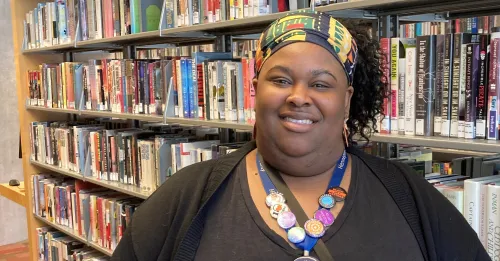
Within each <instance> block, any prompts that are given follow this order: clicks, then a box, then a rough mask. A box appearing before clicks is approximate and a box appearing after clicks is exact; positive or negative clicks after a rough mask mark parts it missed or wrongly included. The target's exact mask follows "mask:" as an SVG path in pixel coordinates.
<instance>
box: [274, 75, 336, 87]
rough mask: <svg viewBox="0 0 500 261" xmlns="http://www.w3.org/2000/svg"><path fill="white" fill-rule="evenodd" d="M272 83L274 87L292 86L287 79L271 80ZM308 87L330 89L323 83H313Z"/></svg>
mask: <svg viewBox="0 0 500 261" xmlns="http://www.w3.org/2000/svg"><path fill="white" fill-rule="evenodd" d="M272 82H273V83H274V84H276V85H279V86H288V85H293V83H292V81H290V80H287V79H281V78H279V79H273V80H272ZM310 87H312V88H316V89H328V88H331V87H330V86H329V85H327V84H324V83H313V84H311V85H310Z"/></svg>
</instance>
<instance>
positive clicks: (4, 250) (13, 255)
mask: <svg viewBox="0 0 500 261" xmlns="http://www.w3.org/2000/svg"><path fill="white" fill-rule="evenodd" d="M29 254H30V253H29V247H28V241H26V242H19V243H15V244H10V245H5V246H0V261H29V260H30V258H29Z"/></svg>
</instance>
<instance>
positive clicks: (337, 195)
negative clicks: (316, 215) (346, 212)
mask: <svg viewBox="0 0 500 261" xmlns="http://www.w3.org/2000/svg"><path fill="white" fill-rule="evenodd" d="M328 194H329V195H331V196H332V197H333V198H334V199H335V201H337V202H342V201H344V200H345V198H346V197H347V191H345V189H343V188H341V187H333V188H330V189H328Z"/></svg>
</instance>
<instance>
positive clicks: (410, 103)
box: [405, 46, 417, 135]
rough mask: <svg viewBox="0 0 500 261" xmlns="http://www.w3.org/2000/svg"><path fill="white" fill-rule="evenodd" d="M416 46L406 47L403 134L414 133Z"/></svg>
mask: <svg viewBox="0 0 500 261" xmlns="http://www.w3.org/2000/svg"><path fill="white" fill-rule="evenodd" d="M416 64H417V48H416V47H415V46H410V47H407V48H406V76H405V135H415V89H416V88H415V80H416Z"/></svg>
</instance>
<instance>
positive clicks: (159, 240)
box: [128, 144, 254, 260]
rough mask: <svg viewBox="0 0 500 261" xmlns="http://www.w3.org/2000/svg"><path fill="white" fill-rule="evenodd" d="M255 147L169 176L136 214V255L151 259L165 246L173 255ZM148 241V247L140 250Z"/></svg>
mask: <svg viewBox="0 0 500 261" xmlns="http://www.w3.org/2000/svg"><path fill="white" fill-rule="evenodd" d="M253 146H254V145H253V144H248V145H244V146H243V147H241V148H240V149H238V150H237V151H235V152H232V153H230V154H227V155H224V156H222V157H219V158H218V159H212V160H208V161H203V162H199V163H195V164H192V165H189V166H187V167H184V168H182V169H180V170H179V171H177V172H176V173H175V174H173V175H172V176H171V177H169V178H168V179H167V180H166V181H165V182H164V183H163V184H162V185H161V186H160V187H159V188H158V189H157V190H156V191H155V192H154V193H153V194H151V196H149V197H148V198H147V199H146V200H145V201H144V202H143V203H142V204H141V205H140V206H139V207H138V208H137V210H136V212H134V215H133V218H132V223H131V225H130V228H128V229H131V231H130V233H131V237H132V241H133V244H134V250H135V251H136V255H138V256H143V257H145V256H151V255H152V254H153V255H154V253H152V252H157V253H159V252H158V251H160V250H161V251H162V252H163V250H162V248H163V247H164V246H168V248H169V249H166V251H167V253H172V251H174V249H172V248H171V247H172V246H174V245H176V244H177V243H178V242H179V240H180V239H181V238H183V237H184V234H185V232H186V231H187V229H188V228H189V226H190V225H191V222H192V220H193V219H194V218H195V217H196V215H197V214H198V212H199V210H200V208H201V207H202V205H203V204H204V203H205V202H206V201H208V199H209V198H210V196H211V195H213V194H214V193H215V191H216V190H217V189H218V188H219V187H220V185H221V184H222V182H223V181H224V179H225V177H227V176H228V175H229V174H230V173H231V171H232V170H233V169H234V167H235V166H237V164H238V162H240V161H241V159H243V158H244V157H245V155H246V154H247V153H248V152H249V151H250V150H251V149H252V148H253ZM146 242H147V245H148V247H146V248H144V247H141V246H143V245H144V244H145V243H146ZM145 249H147V250H145ZM164 250H165V249H164ZM157 253H156V254H157ZM144 260H148V259H147V258H146V259H144Z"/></svg>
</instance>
